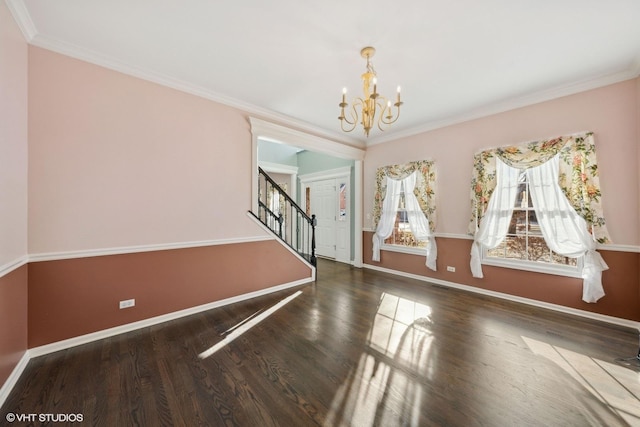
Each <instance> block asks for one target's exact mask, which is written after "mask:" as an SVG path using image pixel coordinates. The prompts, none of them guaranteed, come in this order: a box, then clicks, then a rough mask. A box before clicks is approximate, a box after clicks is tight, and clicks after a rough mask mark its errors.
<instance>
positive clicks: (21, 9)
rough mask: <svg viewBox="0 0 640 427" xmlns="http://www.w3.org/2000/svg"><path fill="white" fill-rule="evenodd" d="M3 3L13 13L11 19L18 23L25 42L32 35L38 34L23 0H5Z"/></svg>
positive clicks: (30, 39) (29, 41)
mask: <svg viewBox="0 0 640 427" xmlns="http://www.w3.org/2000/svg"><path fill="white" fill-rule="evenodd" d="M5 3H6V4H7V7H8V8H9V11H10V12H11V15H13V19H14V20H15V21H16V23H17V24H18V28H20V31H22V35H24V38H25V39H26V40H27V43H31V41H32V40H33V39H34V37H35V36H36V35H37V34H38V31H37V30H36V26H35V24H34V23H33V21H32V20H31V15H30V14H29V11H28V10H27V6H26V5H25V4H24V1H21V0H6V1H5Z"/></svg>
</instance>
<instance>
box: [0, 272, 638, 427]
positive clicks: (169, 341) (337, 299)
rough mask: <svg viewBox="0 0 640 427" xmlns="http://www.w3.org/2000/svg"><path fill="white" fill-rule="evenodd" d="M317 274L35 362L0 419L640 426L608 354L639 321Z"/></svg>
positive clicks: (632, 348) (385, 278) (633, 345)
mask: <svg viewBox="0 0 640 427" xmlns="http://www.w3.org/2000/svg"><path fill="white" fill-rule="evenodd" d="M318 272H319V273H318V281H317V282H316V283H314V284H310V285H307V286H303V287H300V288H298V289H292V290H287V291H282V292H278V293H275V294H270V295H268V296H263V297H260V298H256V299H253V300H250V301H246V302H242V303H238V304H234V305H230V306H226V307H223V308H218V309H214V310H210V311H207V312H204V313H201V314H197V315H193V316H189V317H185V318H182V319H178V320H175V321H171V322H167V323H163V324H159V325H156V326H153V327H148V328H144V329H140V330H137V331H134V332H130V333H127V334H123V335H119V336H115V337H111V338H108V339H104V340H100V341H96V342H92V343H89V344H85V345H82V346H78V347H74V348H71V349H68V350H64V351H60V352H57V353H53V354H49V355H45V356H41V357H38V358H35V359H32V360H31V361H30V363H29V365H28V366H27V368H26V370H25V372H24V374H23V375H22V377H21V378H20V380H19V381H18V383H17V385H16V386H15V388H14V389H13V391H12V392H11V394H10V396H9V397H8V399H7V400H6V402H5V404H4V405H3V406H2V408H1V410H0V424H2V422H4V420H5V416H6V414H8V413H15V414H81V415H82V418H83V422H82V423H75V424H69V425H98V426H161V425H176V426H197V425H202V426H308V425H310V426H313V425H321V426H373V425H376V426H377V425H380V426H396V425H398V426H418V425H420V426H431V425H435V426H588V425H599V426H600V425H601V426H625V425H640V373H638V371H634V370H632V369H628V368H624V367H620V366H618V365H617V364H615V363H614V359H615V358H617V357H621V356H627V357H628V356H633V355H635V354H636V352H637V350H638V348H637V347H638V332H637V331H635V330H630V329H625V328H621V327H616V326H612V325H609V324H604V323H600V322H596V321H591V320H585V319H582V318H576V317H573V316H569V315H564V314H560V313H556V312H552V311H547V310H543V309H538V308H534V307H530V306H526V305H520V304H517V303H511V302H507V301H502V300H498V299H493V298H490V297H485V296H480V295H475V294H472V293H467V292H462V291H458V290H455V289H448V288H444V287H441V286H436V285H429V284H427V283H424V282H419V281H415V280H410V279H405V278H400V277H396V276H392V275H388V274H384V273H379V272H373V271H370V270H361V269H356V268H352V267H350V266H347V265H344V264H338V263H333V262H330V261H326V260H319V268H318ZM298 290H300V291H301V294H300V295H298V296H297V297H295V298H293V299H292V300H291V301H290V302H288V303H287V304H286V305H284V306H283V307H281V308H279V309H278V310H277V311H275V312H274V313H272V314H271V315H270V316H268V317H267V318H266V319H265V320H263V321H261V322H260V323H258V324H257V325H256V326H254V327H252V328H251V329H249V330H247V331H246V332H245V333H244V334H242V335H240V336H238V337H237V338H235V340H233V341H231V342H230V343H228V344H227V345H225V346H222V347H221V348H220V349H219V351H217V352H213V349H212V347H213V346H215V345H216V344H217V343H220V342H221V341H222V340H223V338H224V337H223V335H224V333H225V331H228V330H229V329H230V328H233V327H234V326H236V325H238V324H239V323H240V322H243V321H244V320H245V319H247V318H249V317H250V316H253V315H255V317H253V318H252V319H253V321H255V320H256V319H258V318H259V317H258V316H261V315H263V314H264V313H265V312H264V311H261V310H265V309H268V308H270V307H272V306H274V305H275V304H277V303H278V302H279V301H281V300H282V299H284V298H286V297H288V296H290V295H293V294H294V293H295V292H296V291H298ZM250 323H251V321H250V322H248V323H245V325H248V324H250ZM239 329H241V327H240V328H238V329H236V330H235V332H232V333H231V334H235V333H237V331H238V330H239ZM221 334H222V335H221ZM229 336H230V335H229ZM227 340H230V338H227ZM208 350H209V351H208ZM212 352H213V354H210V355H208V353H212ZM205 356H206V357H205ZM26 424H29V423H26ZM32 424H33V425H40V423H39V421H36V422H34V423H32ZM8 425H14V426H15V425H25V423H19V422H15V423H12V424H8ZM51 425H64V423H62V424H56V423H51Z"/></svg>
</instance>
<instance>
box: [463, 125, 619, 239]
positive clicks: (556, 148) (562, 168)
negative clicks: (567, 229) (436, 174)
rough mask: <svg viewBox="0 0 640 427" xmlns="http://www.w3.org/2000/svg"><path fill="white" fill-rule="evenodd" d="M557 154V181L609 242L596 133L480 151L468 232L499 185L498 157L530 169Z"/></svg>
mask: <svg viewBox="0 0 640 427" xmlns="http://www.w3.org/2000/svg"><path fill="white" fill-rule="evenodd" d="M556 155H558V157H559V177H558V180H559V184H560V188H561V189H562V191H563V193H564V194H565V196H566V197H567V199H568V200H569V202H570V203H571V206H573V208H574V209H575V210H576V212H577V213H578V215H580V216H581V217H582V218H584V219H585V221H586V222H587V224H589V227H590V228H591V233H592V234H593V235H594V237H595V239H596V241H597V242H599V243H610V242H611V239H610V237H609V232H608V231H607V228H606V225H605V220H604V216H603V212H602V195H601V192H600V179H599V177H598V162H597V160H596V147H595V143H594V137H593V132H587V133H581V134H575V135H569V136H561V137H558V138H554V139H549V140H542V141H534V142H529V143H526V144H522V145H516V146H509V147H502V148H495V149H490V150H485V151H482V152H480V153H477V154H476V155H475V156H474V159H473V175H472V179H471V219H470V222H469V233H470V234H475V232H476V230H477V226H478V224H480V220H481V219H482V217H483V215H484V212H485V211H486V209H487V206H488V203H489V199H490V197H491V194H492V193H493V190H494V189H495V187H496V161H495V159H496V158H500V160H502V161H503V162H504V163H506V164H507V165H509V166H511V167H514V168H518V169H528V168H531V167H534V166H538V165H540V164H542V163H545V162H547V161H548V160H549V159H551V158H552V157H554V156H556Z"/></svg>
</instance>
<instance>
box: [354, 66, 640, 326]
mask: <svg viewBox="0 0 640 427" xmlns="http://www.w3.org/2000/svg"><path fill="white" fill-rule="evenodd" d="M639 85H640V78H637V79H633V80H628V81H624V82H621V83H617V84H613V85H610V86H606V87H602V88H599V89H594V90H590V91H586V92H582V93H578V94H575V95H571V96H566V97H563V98H559V99H555V100H552V101H547V102H543V103H540V104H536V105H531V106H528V107H523V108H519V109H516V110H512V111H507V112H504V113H501V114H496V115H493V116H490V117H485V118H481V119H477V120H472V121H469V122H465V123H460V124H456V125H452V126H448V127H446V128H442V129H437V130H434V131H430V132H425V133H422V134H419V135H415V136H412V137H408V138H403V139H400V140H396V141H392V142H389V143H384V144H379V145H374V146H372V147H370V148H368V149H367V157H366V160H367V161H366V162H365V165H364V197H365V199H364V206H365V207H364V212H365V220H364V224H365V229H367V228H368V229H371V228H372V227H373V224H372V220H371V218H370V216H371V212H372V210H373V193H374V190H375V171H376V169H377V168H378V167H381V166H385V165H389V164H396V163H405V162H409V161H412V160H420V159H427V158H430V159H433V160H434V161H435V162H436V168H437V174H438V175H437V185H438V188H437V197H438V199H437V201H436V203H437V209H438V223H437V225H436V235H440V236H441V237H437V239H436V240H437V243H438V265H437V267H438V271H437V272H431V271H430V270H428V269H427V268H426V266H424V259H423V257H419V256H414V255H408V254H401V253H393V252H389V251H384V250H383V251H382V253H381V262H380V263H376V262H373V261H372V260H371V251H370V244H371V242H370V241H371V238H372V233H371V232H365V233H364V236H363V239H364V246H365V247H364V257H365V259H364V262H365V264H370V265H373V266H380V267H384V268H389V269H392V270H398V271H402V272H408V273H412V274H418V275H422V276H425V277H434V278H438V279H442V280H446V281H450V282H454V283H459V284H463V285H469V286H475V287H478V288H482V289H489V290H495V291H497V292H503V293H506V294H510V295H516V296H523V297H526V298H531V299H534V300H539V301H545V302H550V303H554V304H558V305H562V306H567V307H572V308H579V309H582V310H587V311H593V312H598V313H602V314H607V315H611V316H615V317H621V318H626V319H631V320H640V270H639V268H640V261H639V260H640V249H639V248H638V246H640V234H639V233H640V229H639V227H640V221H639V220H638V218H640V208H639V205H638V203H639V202H640V192H639V191H640V188H639V181H640V180H639V179H638V170H639V169H640V167H639V166H640V157H639V153H638V150H639V148H638V147H639V145H640V139H639V137H640V117H639V114H640V111H639V107H638V106H639V105H640V104H639V101H640V92H639V87H640V86H639ZM581 131H593V132H594V134H595V141H596V149H597V156H598V164H599V172H600V184H601V187H602V193H603V198H602V201H603V208H604V216H605V219H606V221H607V227H608V230H609V232H610V234H611V238H612V240H613V243H614V244H616V245H620V246H619V247H618V248H620V250H619V249H618V248H616V247H610V248H607V247H606V246H605V247H604V249H605V250H601V253H602V254H603V257H604V258H605V260H606V262H607V263H608V264H609V267H610V268H609V270H607V271H605V272H604V273H603V285H604V289H605V292H606V294H607V295H606V296H605V297H604V298H602V299H601V300H600V301H599V302H598V303H596V304H586V303H584V302H582V301H581V297H582V281H581V280H580V279H572V278H566V277H562V276H554V275H549V274H541V273H531V272H524V271H520V270H514V269H507V268H499V267H490V266H483V270H484V275H485V278H484V279H475V278H473V277H472V276H471V271H470V267H469V260H470V255H469V254H470V245H471V240H469V239H468V238H467V237H466V233H467V226H468V222H469V218H470V206H471V202H470V182H471V169H472V164H473V161H472V160H473V155H474V154H475V153H476V152H478V151H481V150H483V149H486V148H491V147H499V146H504V145H512V144H517V143H524V142H528V141H533V140H540V139H546V138H551V137H555V136H560V135H568V134H573V133H577V132H581ZM447 266H453V267H455V268H456V272H455V273H450V272H447V271H446V267H447Z"/></svg>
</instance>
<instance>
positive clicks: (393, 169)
mask: <svg viewBox="0 0 640 427" xmlns="http://www.w3.org/2000/svg"><path fill="white" fill-rule="evenodd" d="M415 171H418V173H417V176H416V178H417V180H416V186H415V189H414V191H413V193H414V194H415V196H416V198H417V199H418V203H419V204H420V209H422V211H423V212H424V213H425V215H426V216H427V218H429V229H430V230H431V232H432V233H433V232H435V228H436V200H435V198H436V197H435V188H436V172H435V166H434V163H433V161H432V160H418V161H415V162H409V163H405V164H402V165H391V166H384V167H381V168H378V169H377V171H376V192H375V195H374V198H373V227H374V228H377V226H378V222H379V221H380V214H381V212H382V201H383V200H384V196H385V194H386V190H387V180H386V177H387V176H388V177H389V178H392V179H396V180H400V179H404V178H406V177H407V176H409V175H411V174H412V173H413V172H415Z"/></svg>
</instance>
